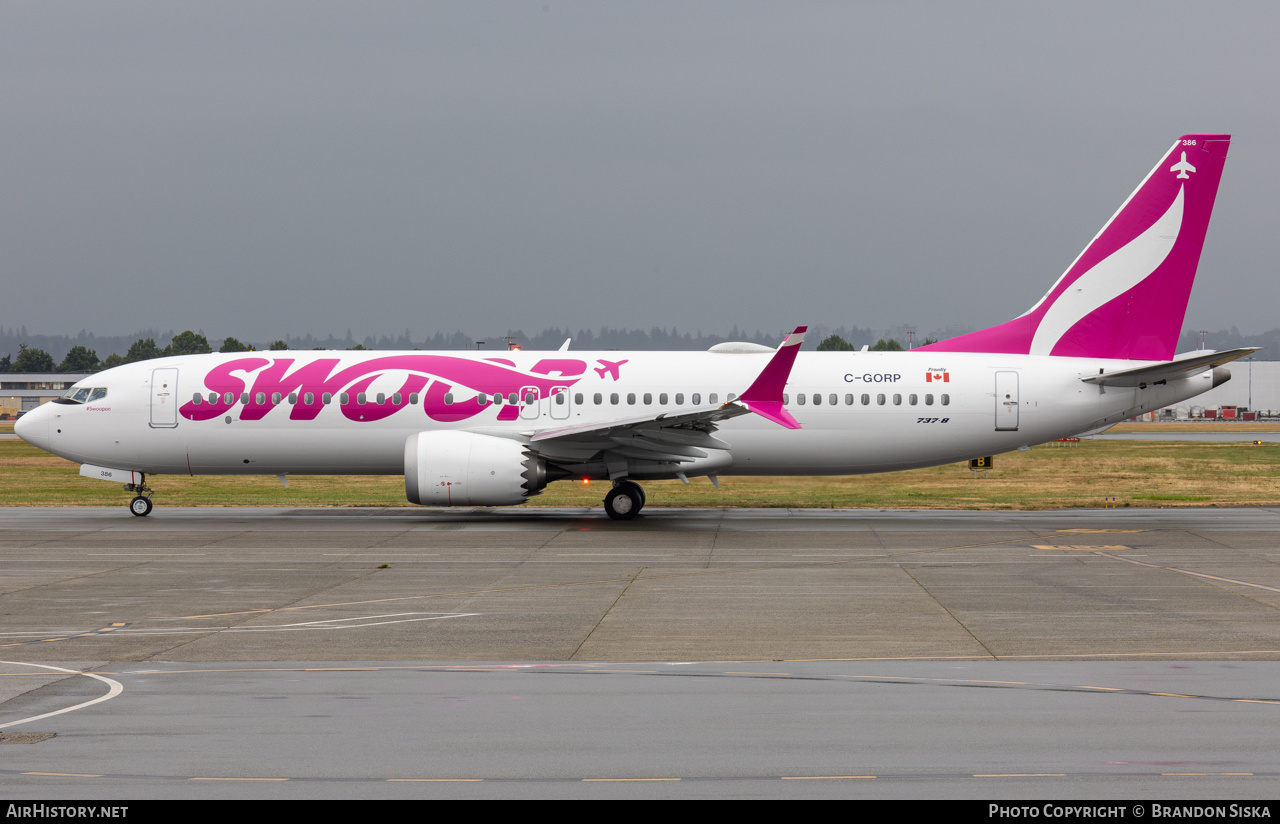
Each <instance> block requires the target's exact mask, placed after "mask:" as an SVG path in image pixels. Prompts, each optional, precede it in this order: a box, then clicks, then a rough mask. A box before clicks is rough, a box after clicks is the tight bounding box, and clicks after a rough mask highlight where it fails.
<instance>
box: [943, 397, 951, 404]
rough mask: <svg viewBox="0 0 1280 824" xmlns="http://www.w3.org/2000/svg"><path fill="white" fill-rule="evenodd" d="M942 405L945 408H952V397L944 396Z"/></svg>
mask: <svg viewBox="0 0 1280 824" xmlns="http://www.w3.org/2000/svg"><path fill="white" fill-rule="evenodd" d="M942 405H943V406H950V405H951V396H950V395H943V396H942Z"/></svg>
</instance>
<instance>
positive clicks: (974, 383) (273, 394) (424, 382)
mask: <svg viewBox="0 0 1280 824" xmlns="http://www.w3.org/2000/svg"><path fill="white" fill-rule="evenodd" d="M769 358H770V354H769V353H720V352H613V351H609V352H567V351H564V352H503V353H500V354H499V355H494V354H492V353H483V352H348V351H344V352H330V351H325V352H261V353H257V352H254V353H236V354H222V355H193V356H183V357H172V358H162V359H157V360H149V361H143V362H139V363H134V364H129V365H126V366H120V367H116V368H114V369H109V370H106V371H103V372H100V373H98V374H96V375H93V376H91V377H89V378H86V379H85V380H83V381H81V382H80V384H78V385H77V387H80V388H87V389H92V390H105V391H99V392H90V393H88V394H87V395H82V398H83V400H82V401H81V402H76V401H75V399H74V395H75V391H76V390H72V391H71V392H69V393H68V395H69V396H72V397H70V398H69V399H68V402H61V403H59V402H54V403H50V404H45V405H44V406H42V407H40V408H39V409H37V410H34V411H33V412H31V413H28V415H26V416H25V417H24V418H23V419H22V420H21V421H20V422H19V428H18V432H19V434H20V435H21V436H22V437H23V438H24V439H26V440H28V441H30V442H32V443H34V444H36V445H38V446H40V447H42V448H44V449H47V450H48V451H50V452H52V453H54V454H56V455H60V456H62V457H64V458H67V459H69V460H72V461H75V462H77V463H82V464H91V465H99V466H105V467H113V468H118V469H126V470H134V471H139V472H144V473H147V474H184V475H186V474H193V475H200V474H395V475H399V474H403V473H404V472H405V442H406V439H407V438H408V437H409V436H411V435H413V434H414V433H418V432H423V431H432V430H465V431H468V432H475V433H482V434H487V435H495V436H499V437H504V438H511V439H515V440H523V441H528V440H529V439H530V438H532V437H534V436H535V435H537V434H538V433H540V432H546V431H548V430H557V429H560V428H567V427H582V426H584V425H591V424H594V423H600V424H605V423H608V422H611V421H618V420H624V419H636V418H642V417H655V416H658V415H661V414H667V415H675V414H679V413H681V412H682V411H688V410H692V409H695V408H705V407H707V406H709V405H712V406H713V405H715V404H722V403H725V402H727V401H732V400H733V399H735V398H736V397H737V393H741V392H743V391H744V389H745V388H746V387H747V386H748V385H749V384H750V383H751V381H752V380H753V378H755V376H756V375H757V374H759V373H760V371H761V369H762V368H764V366H765V364H766V363H768V361H769ZM1146 363H1149V362H1145V361H1116V360H1108V359H1096V358H1095V359H1091V358H1063V357H1051V356H1033V355H1009V354H981V353H964V352H806V353H802V354H800V355H799V357H798V358H797V360H796V362H795V365H794V368H793V369H792V371H791V374H790V378H789V380H788V381H787V384H786V396H785V405H786V409H787V410H788V411H789V412H790V413H791V414H792V415H793V416H794V417H795V419H796V420H798V421H799V422H800V424H801V425H802V428H801V429H798V430H791V429H786V428H783V427H781V426H778V425H777V424H775V423H772V422H770V421H768V420H765V419H763V418H761V417H758V416H756V415H742V416H740V417H736V418H733V419H731V420H726V421H723V422H722V423H720V424H719V429H718V431H717V432H716V434H715V437H716V438H718V439H719V440H721V441H724V442H726V443H727V444H729V446H730V449H729V450H728V451H727V453H728V454H717V455H715V456H713V460H711V461H710V462H705V461H700V462H693V463H686V464H683V465H677V464H672V465H669V466H666V467H662V468H655V467H653V466H648V468H647V469H645V470H643V471H636V472H632V473H630V474H631V475H632V476H633V477H649V478H656V477H675V476H676V473H677V471H684V472H685V473H687V474H694V475H696V474H712V473H714V474H723V475H730V474H740V475H830V474H859V473H871V472H888V471H894V470H901V469H911V468H916V467H922V466H931V465H937V464H943V463H949V462H954V461H962V460H967V459H970V458H975V457H981V456H984V455H994V454H997V453H1000V452H1006V451H1010V450H1013V449H1016V448H1018V447H1020V446H1023V445H1029V444H1036V443H1043V442H1045V441H1049V440H1053V439H1055V438H1060V437H1065V436H1070V435H1073V434H1077V433H1080V432H1082V431H1086V430H1089V429H1094V428H1097V427H1101V426H1105V425H1108V424H1112V423H1115V422H1117V421H1119V420H1123V419H1125V418H1128V417H1131V416H1133V415H1136V414H1139V413H1141V412H1145V411H1148V410H1151V409H1156V408H1159V407H1163V406H1167V405H1170V404H1173V403H1176V402H1178V401H1181V400H1185V399H1187V398H1190V397H1193V396H1195V395H1197V394H1199V393H1201V392H1204V391H1206V390H1208V389H1209V388H1211V386H1212V385H1213V380H1214V378H1213V375H1212V374H1211V373H1210V372H1201V373H1200V374H1197V375H1194V376H1192V377H1190V378H1184V379H1180V380H1171V381H1169V382H1168V383H1162V384H1161V385H1155V386H1148V387H1146V388H1136V387H1134V388H1118V387H1108V388H1105V389H1104V388H1101V387H1098V386H1096V385H1091V384H1086V383H1083V382H1082V381H1081V379H1082V378H1084V377H1087V376H1090V375H1097V374H1099V373H1100V372H1102V371H1108V372H1109V371H1112V370H1116V369H1123V368H1130V367H1133V366H1141V365H1144V364H1146ZM95 394H96V395H98V397H96V398H94V399H93V400H88V398H89V397H92V396H93V395H95ZM544 445H545V447H546V450H547V454H548V455H549V456H550V457H551V458H552V459H553V460H556V461H557V462H558V463H559V464H561V465H563V466H565V467H568V468H570V470H571V471H572V465H573V464H574V463H575V461H576V462H577V463H578V464H579V465H580V466H581V467H584V468H586V469H585V471H584V472H583V473H577V472H574V473H573V474H574V476H575V477H577V476H578V475H579V474H582V475H584V476H590V475H592V474H594V470H591V469H590V467H591V466H592V463H591V461H590V459H589V458H586V457H584V456H583V454H582V452H581V450H580V449H579V450H578V452H576V453H573V454H576V455H577V458H570V459H558V458H556V452H555V446H554V443H553V442H548V443H545V444H544Z"/></svg>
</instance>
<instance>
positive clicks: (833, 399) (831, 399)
mask: <svg viewBox="0 0 1280 824" xmlns="http://www.w3.org/2000/svg"><path fill="white" fill-rule="evenodd" d="M839 402H840V399H839V398H837V397H836V396H835V395H832V396H831V397H829V398H827V403H829V404H831V405H832V406H835V405H836V404H837V403H839Z"/></svg>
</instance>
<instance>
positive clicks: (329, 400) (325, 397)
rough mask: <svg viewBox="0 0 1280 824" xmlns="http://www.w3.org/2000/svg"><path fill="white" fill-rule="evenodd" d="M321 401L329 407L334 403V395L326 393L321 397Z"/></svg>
mask: <svg viewBox="0 0 1280 824" xmlns="http://www.w3.org/2000/svg"><path fill="white" fill-rule="evenodd" d="M320 400H321V402H323V403H324V405H325V406H328V405H329V404H331V403H333V393H332V392H325V393H324V395H322V396H321V397H320Z"/></svg>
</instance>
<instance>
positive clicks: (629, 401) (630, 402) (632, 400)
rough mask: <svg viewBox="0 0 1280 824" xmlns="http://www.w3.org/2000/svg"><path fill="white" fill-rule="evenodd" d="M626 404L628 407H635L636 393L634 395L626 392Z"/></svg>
mask: <svg viewBox="0 0 1280 824" xmlns="http://www.w3.org/2000/svg"><path fill="white" fill-rule="evenodd" d="M627 404H628V405H630V406H635V405H636V393H635V392H628V393H627Z"/></svg>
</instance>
